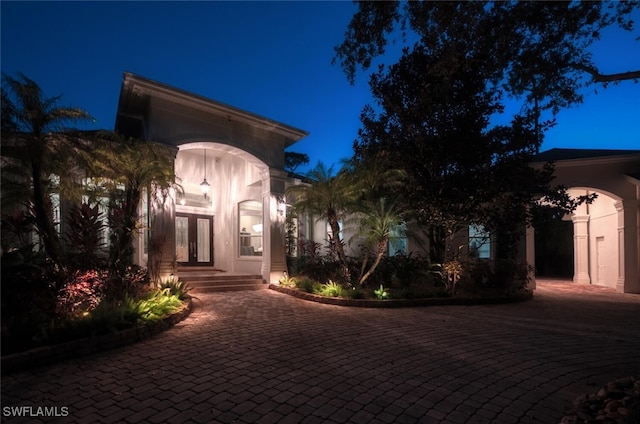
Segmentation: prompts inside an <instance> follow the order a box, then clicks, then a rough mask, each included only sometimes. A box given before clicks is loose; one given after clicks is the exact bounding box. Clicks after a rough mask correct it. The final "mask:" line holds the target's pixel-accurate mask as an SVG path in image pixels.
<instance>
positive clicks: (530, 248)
mask: <svg viewBox="0 0 640 424" xmlns="http://www.w3.org/2000/svg"><path fill="white" fill-rule="evenodd" d="M525 252H526V253H525V255H526V263H527V266H528V267H529V269H528V272H527V274H528V275H529V284H528V285H527V287H528V288H529V289H531V290H535V289H536V271H535V269H536V232H535V228H533V227H532V226H530V225H528V226H527V232H526V235H525Z"/></svg>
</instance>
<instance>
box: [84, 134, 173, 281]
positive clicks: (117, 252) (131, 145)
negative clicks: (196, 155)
mask: <svg viewBox="0 0 640 424" xmlns="http://www.w3.org/2000/svg"><path fill="white" fill-rule="evenodd" d="M173 158H174V153H172V152H170V151H169V148H168V147H166V146H162V145H160V144H157V143H153V142H146V141H141V140H137V139H132V138H125V137H122V136H120V135H118V134H115V133H111V132H101V133H99V134H97V140H96V141H95V148H94V149H93V150H91V151H90V152H87V153H86V158H85V160H86V163H87V169H88V172H89V174H90V175H91V176H93V177H97V178H100V179H101V181H102V182H103V184H104V188H105V190H106V191H107V192H108V193H109V195H110V197H111V205H110V215H111V216H110V229H111V246H110V255H109V256H110V257H109V265H110V266H111V267H112V268H120V269H122V268H124V267H126V266H128V265H131V264H132V262H133V236H134V233H135V231H136V230H138V229H140V228H141V224H140V222H139V221H140V217H139V216H138V206H139V205H140V201H141V200H142V196H143V192H144V191H145V190H149V193H150V196H151V199H152V201H154V202H156V203H163V202H165V201H166V200H167V198H168V197H169V194H170V190H171V189H172V188H174V189H177V190H178V191H180V190H181V188H180V186H178V185H177V184H176V176H175V173H174V167H173Z"/></svg>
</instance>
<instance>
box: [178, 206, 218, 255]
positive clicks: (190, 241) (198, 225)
mask: <svg viewBox="0 0 640 424" xmlns="http://www.w3.org/2000/svg"><path fill="white" fill-rule="evenodd" d="M176 260H177V262H178V263H180V264H181V265H187V266H196V265H199V266H207V265H209V266H212V265H213V217H212V216H206V215H193V214H176Z"/></svg>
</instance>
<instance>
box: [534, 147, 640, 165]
mask: <svg viewBox="0 0 640 424" xmlns="http://www.w3.org/2000/svg"><path fill="white" fill-rule="evenodd" d="M634 159H635V160H637V161H640V153H635V152H633V151H631V153H629V154H627V155H613V156H596V157H590V158H578V159H556V160H548V161H532V162H530V163H529V164H530V165H531V166H533V167H534V168H537V167H541V166H543V165H544V164H546V163H548V162H551V163H553V164H554V166H555V167H570V166H579V165H587V164H590V165H598V164H607V163H620V162H628V161H630V160H634Z"/></svg>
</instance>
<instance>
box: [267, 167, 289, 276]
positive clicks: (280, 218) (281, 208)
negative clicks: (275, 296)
mask: <svg viewBox="0 0 640 424" xmlns="http://www.w3.org/2000/svg"><path fill="white" fill-rule="evenodd" d="M286 176H287V174H286V173H285V172H283V171H279V170H274V169H270V170H269V171H268V173H267V172H265V174H264V175H263V179H262V213H263V219H262V222H263V227H264V232H263V236H262V237H263V243H264V244H263V246H264V247H265V248H264V249H263V252H262V270H261V273H262V278H264V279H265V280H266V281H267V282H268V283H277V282H278V279H280V277H282V275H283V273H284V272H285V271H286V270H287V259H286V255H285V229H284V222H285V202H284V190H285V178H286Z"/></svg>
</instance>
